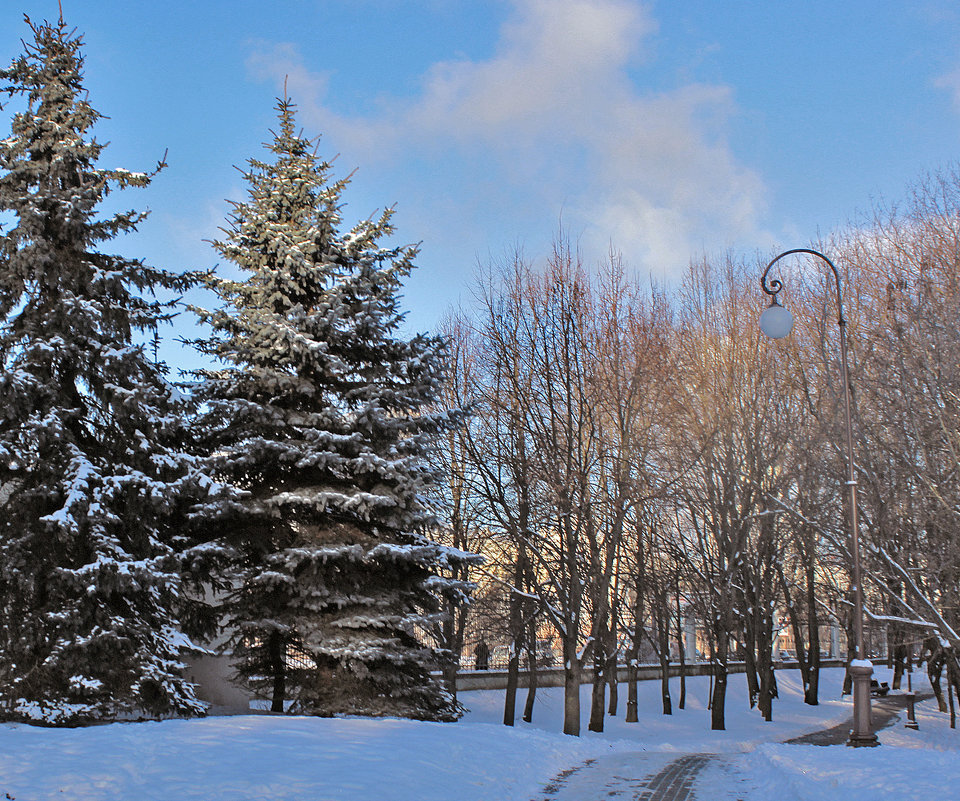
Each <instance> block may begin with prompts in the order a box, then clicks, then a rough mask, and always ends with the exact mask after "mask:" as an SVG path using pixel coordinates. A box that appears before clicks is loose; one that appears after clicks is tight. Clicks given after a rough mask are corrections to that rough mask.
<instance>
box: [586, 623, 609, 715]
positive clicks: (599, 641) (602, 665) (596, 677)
mask: <svg viewBox="0 0 960 801" xmlns="http://www.w3.org/2000/svg"><path fill="white" fill-rule="evenodd" d="M606 640H607V625H606V620H605V617H604V618H601V620H600V622H599V624H598V631H597V638H596V640H594V648H593V687H592V688H591V694H590V722H589V724H587V728H588V729H589V730H590V731H596V732H602V731H603V717H604V706H605V702H606V697H605V696H606V689H607V674H606V670H607V655H606V652H605V647H604V646H605V644H606Z"/></svg>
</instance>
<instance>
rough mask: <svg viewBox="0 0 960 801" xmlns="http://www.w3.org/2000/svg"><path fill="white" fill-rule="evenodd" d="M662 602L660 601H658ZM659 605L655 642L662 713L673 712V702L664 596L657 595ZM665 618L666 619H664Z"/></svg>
mask: <svg viewBox="0 0 960 801" xmlns="http://www.w3.org/2000/svg"><path fill="white" fill-rule="evenodd" d="M660 602H662V603H660ZM658 604H659V605H660V610H659V615H658V618H659V619H658V620H657V643H658V648H657V650H658V651H659V653H658V656H659V658H660V701H661V704H662V707H663V714H664V715H672V714H673V702H672V701H671V699H670V619H669V617H668V615H669V611H668V610H667V609H666V606H667V604H666V596H665V594H664V595H660V596H659V597H658ZM665 618H666V619H665Z"/></svg>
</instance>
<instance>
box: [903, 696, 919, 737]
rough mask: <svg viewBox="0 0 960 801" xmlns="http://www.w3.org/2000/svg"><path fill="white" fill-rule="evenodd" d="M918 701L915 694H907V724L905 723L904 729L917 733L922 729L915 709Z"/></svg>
mask: <svg viewBox="0 0 960 801" xmlns="http://www.w3.org/2000/svg"><path fill="white" fill-rule="evenodd" d="M916 699H917V694H916V693H914V692H909V693H907V722H906V723H904V724H903V725H904V728H907V729H913V730H914V731H916V730H917V729H919V728H920V724H919V723H917V715H916V711H915V709H914V706H913V704H914V702H915V701H916Z"/></svg>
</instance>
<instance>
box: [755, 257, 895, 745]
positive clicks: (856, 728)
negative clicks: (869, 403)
mask: <svg viewBox="0 0 960 801" xmlns="http://www.w3.org/2000/svg"><path fill="white" fill-rule="evenodd" d="M794 253H805V254H808V255H810V256H816V257H817V258H818V259H820V260H821V261H822V262H823V263H824V264H826V265H827V266H828V267H829V268H830V270H831V271H832V272H833V277H834V278H835V279H836V282H837V314H838V322H839V324H840V382H841V384H842V385H843V416H844V422H845V423H846V429H847V430H846V445H847V448H846V450H847V481H846V486H847V487H848V488H849V490H850V503H849V510H850V540H851V544H852V548H851V552H852V554H853V604H854V612H853V614H854V633H855V637H856V654H855V656H854V659H853V660H852V661H851V662H850V665H849V667H848V670H849V671H850V676H851V678H852V679H853V730H852V731H851V732H850V739H849V740H847V745H852V746H871V745H879V744H880V743H879V741H878V740H877V735H876V734H874V732H873V730H872V727H871V724H870V678H871V676H873V665H872V664H871V663H870V660H869V659H867V658H866V654H865V653H864V650H863V588H862V587H861V579H860V533H859V523H858V520H857V513H858V509H857V474H856V463H855V462H854V459H853V420H852V417H851V415H850V378H849V374H848V371H847V321H846V320H845V319H844V318H843V298H842V296H841V293H840V273H839V272H838V271H837V268H836V266H835V265H834V263H833V262H832V261H830V259H828V258H827V257H826V256H824V255H823V254H822V253H819V252H818V251H816V250H809V249H807V248H794V249H793V250H787V251H785V252H783V253H781V254H780V255H779V256H777V257H776V258H775V259H774V260H773V261H771V262H770V263H769V264H768V265H767V269H765V270H764V271H763V275H762V276H761V277H760V286H761V288H762V289H763V291H764V292H766V293H767V294H768V295H769V296H770V299H771V300H770V306H769V308H768V309H767V310H766V311H764V313H763V314H762V315H761V316H760V329H761V330H762V331H763V333H764V334H766V335H767V336H768V337H771V338H772V339H782V338H783V337H785V336H787V335H788V334H789V333H790V329H791V328H792V327H793V315H792V314H790V312H789V311H788V310H787V309H785V308H784V307H783V306H781V305H780V301H779V300H778V298H777V295H778V294H779V293H780V290H781V289H783V284H782V282H781V281H780V280H779V279H777V278H773V279H771V280H770V282H769V284H768V283H767V274H768V273H769V272H770V268H771V267H773V265H774V264H776V263H777V262H778V261H780V259H782V258H783V257H784V256H790V255H792V254H794Z"/></svg>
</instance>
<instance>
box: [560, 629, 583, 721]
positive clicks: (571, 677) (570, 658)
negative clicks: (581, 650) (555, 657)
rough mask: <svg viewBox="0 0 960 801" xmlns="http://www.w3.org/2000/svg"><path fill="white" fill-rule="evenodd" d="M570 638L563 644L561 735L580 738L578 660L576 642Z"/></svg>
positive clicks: (566, 638) (565, 639)
mask: <svg viewBox="0 0 960 801" xmlns="http://www.w3.org/2000/svg"><path fill="white" fill-rule="evenodd" d="M575 637H576V635H574V638H573V639H571V638H570V636H567V637H565V638H564V642H563V733H564V734H570V735H573V736H574V737H579V736H580V660H579V659H578V658H577V641H576V639H575Z"/></svg>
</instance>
